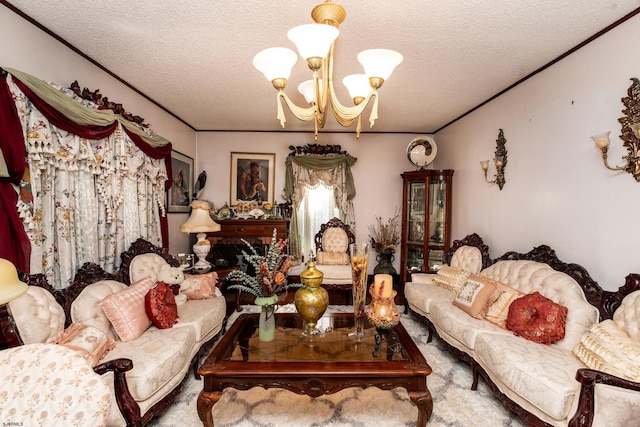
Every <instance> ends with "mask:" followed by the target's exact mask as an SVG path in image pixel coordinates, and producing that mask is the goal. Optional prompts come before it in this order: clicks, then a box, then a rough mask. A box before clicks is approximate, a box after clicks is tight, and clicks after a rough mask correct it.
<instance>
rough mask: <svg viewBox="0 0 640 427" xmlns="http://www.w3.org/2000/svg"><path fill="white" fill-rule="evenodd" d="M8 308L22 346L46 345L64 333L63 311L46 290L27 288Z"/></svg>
mask: <svg viewBox="0 0 640 427" xmlns="http://www.w3.org/2000/svg"><path fill="white" fill-rule="evenodd" d="M9 308H10V309H11V315H12V316H13V320H14V321H15V323H16V327H17V328H18V333H19V334H20V338H22V342H23V343H24V344H35V343H46V342H49V341H51V340H53V339H55V338H57V337H58V335H60V334H61V333H62V331H64V320H65V317H64V310H63V309H62V307H61V306H60V304H58V303H57V302H56V300H55V298H54V297H53V295H51V293H50V292H49V291H47V290H46V289H43V288H41V287H38V286H29V288H28V289H27V293H26V294H24V295H22V296H21V297H20V298H17V299H15V300H13V301H11V302H10V303H9Z"/></svg>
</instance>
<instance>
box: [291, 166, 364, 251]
mask: <svg viewBox="0 0 640 427" xmlns="http://www.w3.org/2000/svg"><path fill="white" fill-rule="evenodd" d="M357 160H358V159H356V158H355V157H352V156H350V155H330V156H322V157H319V156H313V155H310V156H289V157H287V159H286V161H285V164H286V177H285V193H286V196H287V197H288V198H291V200H292V202H293V212H292V215H291V224H290V225H289V230H290V239H289V242H290V251H291V254H292V255H294V256H296V257H300V256H301V255H302V254H301V253H300V249H301V245H300V242H301V239H302V236H301V235H300V226H299V220H300V219H299V218H298V215H297V211H298V207H299V206H300V202H301V201H302V199H303V197H304V195H305V192H306V189H307V188H309V186H315V185H317V184H318V183H319V182H321V181H322V182H324V183H325V184H326V185H328V186H332V187H333V189H334V196H335V202H336V206H337V207H338V209H339V210H340V213H341V218H340V219H341V220H342V222H344V223H345V224H348V225H349V227H350V228H351V230H353V231H354V232H355V226H356V225H355V214H354V211H353V201H352V199H353V198H354V197H355V195H356V190H355V184H354V182H353V176H352V175H351V166H353V165H354V164H355V162H356V161H357Z"/></svg>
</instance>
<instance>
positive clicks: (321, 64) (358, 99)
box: [253, 0, 403, 140]
mask: <svg viewBox="0 0 640 427" xmlns="http://www.w3.org/2000/svg"><path fill="white" fill-rule="evenodd" d="M346 16H347V13H346V11H345V10H344V8H343V7H342V6H340V5H338V4H336V3H333V2H331V1H328V0H327V1H325V2H324V3H320V4H319V5H317V6H316V7H314V8H313V10H312V11H311V17H312V18H313V20H314V21H315V22H316V23H315V24H307V25H300V26H297V27H294V28H292V29H291V30H289V32H288V33H287V36H288V38H289V40H291V41H292V42H293V43H295V45H296V47H297V48H298V52H299V53H300V56H301V57H302V58H303V59H304V60H305V61H306V63H307V65H308V66H309V68H310V69H311V71H312V73H313V78H312V80H307V81H305V82H303V83H301V84H300V85H299V86H298V91H299V92H300V93H302V94H303V95H304V97H305V99H306V101H307V102H308V103H309V107H299V106H297V105H296V104H294V103H293V101H291V99H290V98H289V97H288V96H287V95H286V94H285V93H284V91H283V89H284V88H285V87H286V85H287V79H288V78H289V76H290V75H291V69H292V68H293V65H294V64H295V63H296V60H297V55H296V53H295V52H294V51H293V50H291V49H288V48H284V47H273V48H269V49H265V50H263V51H261V52H259V53H258V54H257V55H256V56H255V57H254V58H253V65H254V66H255V67H256V68H257V69H258V70H259V71H261V72H262V73H263V74H264V75H265V77H266V78H267V80H269V81H270V82H271V83H272V84H273V87H275V88H276V90H277V91H278V96H277V105H278V116H277V117H278V120H280V124H281V125H282V127H284V124H285V122H286V119H285V116H284V110H283V108H282V101H284V102H285V103H286V104H287V106H288V107H289V109H290V110H291V112H292V113H293V115H294V116H296V117H297V118H298V119H300V120H304V121H308V120H313V121H314V130H315V139H316V140H317V139H318V129H321V128H322V127H324V124H325V121H326V118H327V112H328V111H327V109H328V106H329V104H330V105H331V108H332V110H333V115H334V116H335V118H336V120H337V121H338V123H340V125H341V126H345V127H346V126H351V124H352V123H353V121H354V120H355V119H358V122H357V127H356V136H357V137H359V136H360V130H361V114H362V112H363V111H364V109H365V108H366V107H367V106H368V105H369V103H370V102H371V100H373V105H372V107H371V115H370V116H369V124H370V126H371V127H373V124H374V123H375V121H376V119H377V118H378V89H379V88H380V87H381V86H382V83H384V81H385V80H387V79H388V78H389V76H390V75H391V73H392V72H393V70H394V68H395V67H396V66H397V65H398V64H400V63H401V62H402V59H403V58H402V55H400V54H399V53H398V52H395V51H393V50H387V49H370V50H365V51H362V52H360V53H359V54H358V61H359V62H360V63H361V64H362V66H363V67H364V74H353V75H349V76H346V77H345V78H344V79H343V80H342V82H343V83H344V84H345V86H346V87H347V90H348V91H349V95H350V96H351V98H352V99H353V102H354V104H355V105H354V106H351V107H346V106H344V105H342V104H340V102H339V101H338V98H337V97H336V95H335V92H334V89H333V60H334V59H333V58H334V56H333V49H334V41H335V40H336V39H337V38H338V35H339V33H340V31H339V30H338V27H339V26H340V24H341V23H342V21H344V19H345V18H346Z"/></svg>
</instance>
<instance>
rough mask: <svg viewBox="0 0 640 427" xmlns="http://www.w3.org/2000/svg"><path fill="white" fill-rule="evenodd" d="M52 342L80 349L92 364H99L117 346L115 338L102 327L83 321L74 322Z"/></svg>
mask: <svg viewBox="0 0 640 427" xmlns="http://www.w3.org/2000/svg"><path fill="white" fill-rule="evenodd" d="M52 343H53V344H59V345H63V346H65V347H67V348H70V349H72V350H76V351H79V352H80V353H81V354H82V357H84V358H85V359H86V360H88V361H89V363H91V366H95V365H97V364H98V362H99V361H100V360H101V359H102V358H103V357H104V355H105V354H106V353H107V352H108V351H109V350H112V349H113V347H114V346H115V343H114V342H113V340H112V339H111V338H110V337H109V336H107V335H106V334H105V333H104V332H102V331H101V330H100V329H98V328H94V327H93V326H90V325H85V324H83V323H72V324H71V326H69V327H68V328H67V329H66V330H65V331H64V332H63V333H62V334H61V335H60V336H59V337H58V338H56V339H55V340H54V341H52Z"/></svg>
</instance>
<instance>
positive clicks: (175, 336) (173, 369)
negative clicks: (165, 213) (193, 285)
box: [10, 240, 226, 426]
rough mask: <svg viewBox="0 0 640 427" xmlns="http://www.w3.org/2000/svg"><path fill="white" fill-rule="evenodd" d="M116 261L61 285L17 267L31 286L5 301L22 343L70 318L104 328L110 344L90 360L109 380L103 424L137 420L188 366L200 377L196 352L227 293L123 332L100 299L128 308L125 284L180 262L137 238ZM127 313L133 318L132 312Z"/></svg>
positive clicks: (160, 401) (211, 331)
mask: <svg viewBox="0 0 640 427" xmlns="http://www.w3.org/2000/svg"><path fill="white" fill-rule="evenodd" d="M121 261H122V262H121V265H120V267H119V269H118V270H117V271H116V272H115V273H113V274H109V273H106V272H105V271H103V270H102V269H101V268H100V267H98V266H97V265H95V264H85V265H84V266H83V267H82V268H81V269H80V270H79V271H78V273H77V275H76V278H75V280H74V283H73V284H72V285H71V286H70V287H69V288H66V289H64V290H54V289H52V288H51V287H50V286H49V284H48V283H46V281H45V280H44V278H43V276H42V275H34V276H26V275H22V277H21V280H23V281H25V282H27V283H28V284H29V285H30V286H29V289H28V291H27V293H26V294H25V295H23V296H22V297H20V298H18V299H16V300H14V301H12V302H11V303H10V308H11V312H12V314H13V318H14V321H15V324H16V326H17V332H18V333H19V336H20V339H21V341H22V343H24V344H32V343H44V342H51V341H52V340H54V339H55V338H56V337H57V336H60V334H61V332H62V331H63V329H64V328H65V326H69V324H70V323H72V322H73V324H76V325H77V324H82V325H88V326H89V327H92V328H96V329H97V330H99V331H101V332H103V333H104V334H105V335H107V336H108V337H109V339H110V341H109V339H107V340H108V341H109V343H111V347H112V349H111V350H109V351H108V352H107V353H106V355H105V356H104V359H102V360H101V361H100V362H99V363H100V364H99V365H97V366H95V368H94V369H95V370H96V372H99V373H102V374H103V377H105V378H106V379H107V380H108V381H107V382H108V384H109V386H110V392H111V394H112V406H111V409H110V411H109V414H108V420H107V425H114V426H116V425H118V426H121V425H128V426H141V425H144V424H146V423H147V422H148V421H149V420H150V419H151V418H152V417H153V416H155V415H157V414H158V413H160V412H161V411H162V410H163V409H165V408H166V407H167V406H168V405H169V404H170V402H171V400H172V398H173V396H175V394H176V393H177V391H178V390H179V388H180V386H181V384H182V382H183V380H184V379H185V378H186V377H187V375H188V374H189V372H190V371H193V373H194V375H195V376H196V378H199V375H198V373H197V367H198V364H199V361H200V358H201V357H202V356H203V354H204V353H205V352H206V351H207V350H208V349H209V348H210V347H211V346H212V345H213V343H214V341H215V339H216V338H217V337H218V336H219V334H220V333H221V332H222V331H223V330H224V327H225V324H226V302H225V299H224V297H212V298H207V299H188V300H187V301H186V302H184V303H183V304H181V305H178V306H177V311H178V319H177V322H176V323H175V324H174V325H173V326H172V327H169V328H166V329H159V328H158V327H156V326H153V325H152V326H150V327H147V326H148V323H146V324H144V326H143V327H142V329H141V330H143V331H144V332H141V335H139V336H137V337H136V336H135V335H133V336H131V337H127V338H126V339H125V338H124V333H123V332H122V331H121V330H120V329H118V328H116V329H115V330H114V325H115V324H114V323H112V322H113V318H112V317H111V318H108V317H107V316H106V315H105V313H106V311H105V310H104V309H103V307H104V301H106V300H108V299H109V298H114V296H115V295H124V297H123V299H115V300H114V301H115V304H116V305H117V306H118V309H119V310H121V311H122V313H123V314H127V313H129V311H127V308H126V306H127V305H128V304H129V302H128V298H132V296H131V293H130V292H128V291H132V290H135V288H136V286H139V285H140V284H141V283H143V284H144V283H155V281H156V277H155V276H154V275H155V274H156V272H157V270H158V269H159V267H160V266H161V265H163V264H166V263H167V262H168V263H169V264H171V265H173V266H177V265H178V262H177V260H175V258H173V257H172V256H170V255H168V254H167V253H166V250H163V249H162V248H157V247H155V246H153V245H151V244H150V243H148V242H146V241H144V240H138V241H137V242H135V243H134V244H133V245H132V247H131V248H130V249H129V250H128V251H126V252H125V253H123V254H122V255H121ZM130 285H131V286H130ZM108 297H109V298H108ZM136 304H137V303H136ZM131 313H133V312H131ZM132 316H133V315H132ZM133 317H135V316H133ZM121 320H122V319H121ZM124 321H125V322H130V323H131V325H133V324H134V323H135V322H136V321H137V320H135V319H124ZM147 322H148V320H147ZM131 325H126V326H125V327H127V328H129V327H133V326H131ZM116 331H117V333H116ZM125 332H127V333H129V332H128V329H127V330H126V331H125Z"/></svg>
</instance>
